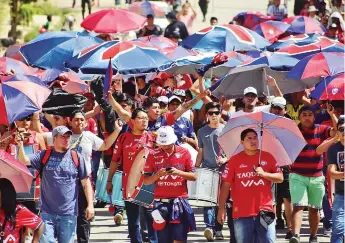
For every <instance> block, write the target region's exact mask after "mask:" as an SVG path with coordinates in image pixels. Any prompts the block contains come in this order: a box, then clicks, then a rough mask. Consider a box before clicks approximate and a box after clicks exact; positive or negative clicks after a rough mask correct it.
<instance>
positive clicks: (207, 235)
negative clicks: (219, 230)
mask: <svg viewBox="0 0 345 243" xmlns="http://www.w3.org/2000/svg"><path fill="white" fill-rule="evenodd" d="M204 236H205V238H206V240H207V241H214V239H213V231H212V229H210V228H206V229H205V230H204Z"/></svg>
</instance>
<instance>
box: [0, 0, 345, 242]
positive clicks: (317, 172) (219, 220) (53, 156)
mask: <svg viewBox="0 0 345 243" xmlns="http://www.w3.org/2000/svg"><path fill="white" fill-rule="evenodd" d="M86 2H87V1H83V4H84V7H85V3H86ZM295 2H296V4H295V13H296V12H297V13H298V15H303V16H309V17H312V18H315V19H317V20H319V21H320V22H321V23H322V24H323V25H324V26H325V27H326V28H327V29H328V32H327V33H326V34H325V35H326V36H328V37H329V38H332V39H336V40H339V41H342V42H343V41H344V37H343V31H344V29H343V28H344V19H343V17H344V16H343V14H344V5H343V3H342V1H340V0H334V1H332V5H329V3H327V4H326V3H325V2H324V1H312V0H309V1H303V4H302V3H301V1H297V0H296V1H295ZM88 3H90V2H89V1H88ZM172 4H174V3H172ZM207 4H208V1H204V0H200V1H199V5H200V8H201V10H202V13H203V20H204V21H205V19H206V14H207ZM330 6H332V8H330ZM90 11H91V10H90ZM287 13H288V12H287V6H286V5H284V4H281V3H280V0H273V1H272V3H270V4H269V6H268V9H267V15H272V16H279V17H281V18H285V17H287ZM196 16H197V13H196V11H195V10H194V9H193V7H192V5H191V4H190V3H188V2H187V3H185V4H184V5H183V6H182V10H181V12H178V13H177V14H176V13H174V12H171V13H169V14H167V16H166V17H167V19H168V20H169V22H170V24H169V25H168V26H167V28H166V29H165V30H164V31H163V29H162V28H161V27H159V26H157V25H155V24H154V16H153V15H148V16H147V25H146V26H145V27H143V28H142V29H141V30H140V31H139V32H138V36H149V35H164V36H165V37H167V38H169V39H171V40H173V41H175V42H179V40H181V39H184V38H186V37H187V36H188V35H189V34H191V33H192V26H193V25H192V24H193V21H194V19H195V18H196ZM73 21H74V20H73ZM48 22H50V21H49V20H48ZM231 23H232V24H239V25H242V24H243V23H242V22H241V19H236V20H233V21H231ZM48 24H49V23H48ZM217 24H218V19H217V18H216V17H212V18H211V19H210V25H211V26H213V25H217ZM48 27H49V26H48ZM48 27H47V28H48ZM100 37H101V38H104V39H106V40H109V39H111V38H112V37H111V36H110V35H100ZM217 58H219V55H217V56H215V57H214V59H213V60H216V59H217ZM206 69H207V66H205V67H202V68H199V69H197V70H196V74H185V75H173V74H169V73H160V74H159V75H157V76H156V77H154V78H153V79H152V80H149V77H151V76H149V75H148V76H145V75H143V76H137V77H135V78H134V77H125V76H123V75H121V74H116V75H113V76H112V78H111V87H110V89H109V91H105V89H104V85H105V84H104V82H105V77H104V76H101V75H100V76H94V77H93V78H92V80H90V82H87V83H88V85H89V87H88V89H87V91H86V92H85V93H83V94H82V95H83V97H84V98H85V99H86V102H85V104H84V105H83V107H82V108H80V109H79V108H75V109H72V110H71V109H69V110H68V111H69V112H67V113H66V112H57V113H54V114H52V113H49V112H35V113H33V114H31V115H29V116H26V117H23V118H22V119H20V120H17V121H15V122H14V123H13V124H10V125H9V126H7V125H0V135H1V137H0V149H2V150H5V151H6V152H8V153H9V154H11V156H13V157H14V158H15V159H17V160H19V161H20V162H22V163H23V164H25V165H26V166H27V168H28V169H30V171H31V172H32V173H33V177H34V178H33V185H34V186H33V187H32V188H36V186H37V185H39V187H40V190H39V194H37V192H36V190H32V191H31V194H30V198H28V197H25V196H22V195H21V194H19V193H16V191H15V188H14V186H13V184H12V182H11V181H10V180H8V179H4V178H1V179H0V230H1V231H0V242H4V243H5V242H43V243H45V242H56V241H58V242H60V243H68V242H74V239H75V237H76V238H77V241H78V242H80V243H82V242H89V240H90V233H91V224H92V222H93V221H94V220H97V215H96V216H95V207H96V208H97V207H105V206H106V204H107V202H105V201H104V200H101V199H100V198H95V196H94V195H95V188H97V186H98V184H99V183H101V182H102V181H101V180H100V174H101V173H100V172H101V171H102V172H103V171H104V170H105V169H106V170H107V171H108V174H107V176H106V177H103V178H102V180H104V182H105V183H106V186H105V189H104V190H106V193H107V194H109V195H114V191H115V190H117V189H116V188H117V187H116V186H115V185H114V183H113V178H114V176H115V174H116V173H120V174H121V183H122V184H121V185H122V188H123V190H122V191H119V192H118V193H120V195H121V196H120V197H121V198H122V199H123V201H124V204H118V205H117V204H116V203H113V202H112V199H110V204H111V206H115V210H114V212H111V213H112V214H113V216H114V224H115V225H116V226H119V225H121V224H122V223H123V220H124V213H125V214H126V215H127V223H128V234H129V238H130V242H132V243H140V242H150V243H158V242H159V243H163V242H164V243H168V242H171V243H173V242H174V243H180V242H186V241H187V237H188V233H189V232H191V231H196V222H195V217H194V212H193V207H192V206H191V203H190V202H189V200H188V197H189V191H188V186H187V185H188V184H189V183H193V182H197V181H198V177H197V172H198V171H200V170H202V169H205V170H209V171H213V172H214V171H215V172H216V173H220V174H221V179H220V181H219V186H220V189H219V198H218V204H217V205H214V206H205V207H203V209H202V210H203V215H204V224H205V227H204V237H205V238H206V240H207V241H218V240H224V236H223V231H224V229H223V227H224V223H225V221H226V222H227V226H228V229H229V231H230V242H231V243H254V242H261V243H263V242H265V243H266V242H267V243H271V242H275V241H276V229H286V236H285V239H287V240H289V242H290V243H299V242H301V241H300V231H301V226H302V217H303V211H305V210H306V209H307V210H308V216H309V227H310V237H309V242H310V243H317V242H318V239H317V234H318V230H319V224H320V221H322V224H323V235H325V236H328V237H330V242H332V243H341V242H343V241H344V126H345V124H344V118H345V117H344V115H343V114H344V101H343V100H341V101H329V100H326V101H323V100H316V99H314V98H311V97H310V90H309V89H306V90H303V91H300V92H295V93H291V94H283V93H282V92H281V90H280V88H279V85H278V82H277V80H275V79H274V78H273V77H271V76H269V75H266V76H265V79H266V83H267V85H268V86H270V87H271V88H272V90H273V91H274V96H273V97H268V96H267V95H265V94H261V93H259V92H258V91H257V89H256V88H255V87H247V88H245V89H244V90H243V96H242V98H238V99H226V98H224V97H222V98H216V97H214V96H213V95H212V94H211V92H210V91H209V90H208V89H206V88H205V86H209V85H208V83H214V82H215V81H216V80H215V79H214V78H212V79H211V80H209V79H207V78H204V74H205V72H206V71H207V70H206ZM15 72H16V70H12V74H15ZM62 78H64V77H62V76H59V77H58V78H57V79H62ZM52 89H53V90H54V92H55V91H56V92H58V90H61V87H60V86H59V83H58V82H57V83H56V84H55V85H54V86H53V87H52ZM57 106H58V104H57ZM255 112H267V113H271V114H274V115H276V116H280V117H284V119H289V120H293V121H295V123H296V127H298V130H299V131H300V133H301V134H302V136H303V137H304V139H305V141H306V146H305V147H304V148H303V150H302V151H301V152H300V153H299V155H298V157H297V159H296V160H295V161H292V162H293V163H292V164H291V165H289V166H277V161H276V159H275V158H274V156H273V155H272V154H270V153H268V152H266V151H261V149H260V133H259V132H258V131H257V130H255V129H251V128H247V129H243V130H242V131H241V133H240V136H239V138H238V139H239V141H240V144H238V146H240V145H241V146H242V147H243V151H241V152H239V153H237V154H235V155H233V156H231V157H227V156H226V153H225V152H224V150H223V148H222V147H221V146H220V144H219V142H218V138H219V136H220V135H221V133H222V131H223V129H224V127H225V125H226V124H227V123H231V122H232V119H235V118H237V117H239V116H246V115H249V114H252V113H255ZM291 149H294V145H293V144H291ZM193 154H194V155H196V156H195V157H193ZM140 163H142V167H137V165H138V164H140ZM133 171H134V172H133ZM135 173H137V174H135ZM133 174H134V175H136V176H137V177H138V181H140V182H141V186H142V187H143V188H144V187H146V186H147V188H149V187H148V186H150V185H154V190H153V191H151V192H150V191H149V189H147V191H146V190H141V188H137V187H135V190H139V191H135V192H134V193H133V195H132V194H131V193H130V192H129V190H128V188H129V186H130V185H131V184H133ZM139 178H140V179H139ZM332 180H334V181H335V191H333V190H332V186H331V185H332ZM217 188H218V185H217ZM33 191H34V192H33ZM140 193H146V194H147V195H150V194H151V196H152V201H150V202H149V203H148V204H149V205H147V203H146V202H143V200H142V198H141V199H138V200H137V201H136V200H134V199H136V197H137V196H138V195H139V194H140ZM333 193H334V195H333ZM96 194H97V192H96ZM147 195H145V198H144V199H145V200H146V199H147V197H148V196H147ZM110 198H111V197H110ZM113 204H114V205H113ZM283 208H284V210H283ZM321 214H323V217H322V219H321V216H320V215H321Z"/></svg>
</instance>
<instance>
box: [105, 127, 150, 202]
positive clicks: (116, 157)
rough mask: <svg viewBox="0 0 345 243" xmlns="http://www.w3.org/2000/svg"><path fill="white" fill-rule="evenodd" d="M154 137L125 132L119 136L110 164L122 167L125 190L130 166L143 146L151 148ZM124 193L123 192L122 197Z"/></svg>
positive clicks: (147, 134) (148, 134) (148, 133)
mask: <svg viewBox="0 0 345 243" xmlns="http://www.w3.org/2000/svg"><path fill="white" fill-rule="evenodd" d="M155 140H156V137H155V136H154V135H153V134H152V133H151V132H145V133H144V134H143V135H134V134H133V133H132V132H125V133H123V134H121V135H120V136H119V138H118V139H117V141H116V145H115V148H114V153H113V158H112V163H118V164H121V165H122V168H123V172H124V174H123V176H122V187H123V188H126V185H127V179H128V174H129V172H130V170H131V168H132V164H133V162H134V160H135V158H136V156H137V154H138V153H139V152H140V151H141V149H140V148H142V147H143V146H145V147H149V148H153V146H154V142H155ZM125 195H126V192H125V190H123V196H124V197H125Z"/></svg>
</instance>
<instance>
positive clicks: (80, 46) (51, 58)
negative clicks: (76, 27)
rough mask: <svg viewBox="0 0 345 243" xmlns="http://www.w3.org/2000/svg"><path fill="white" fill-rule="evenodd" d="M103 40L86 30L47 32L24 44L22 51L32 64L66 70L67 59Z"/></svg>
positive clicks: (44, 67)
mask: <svg viewBox="0 0 345 243" xmlns="http://www.w3.org/2000/svg"><path fill="white" fill-rule="evenodd" d="M102 42H104V41H103V40H101V39H99V38H96V37H93V36H91V35H89V34H88V33H85V32H82V33H78V32H69V31H57V32H47V33H44V34H41V35H39V36H38V37H36V38H35V39H33V40H32V41H30V42H29V43H27V44H26V45H24V46H22V47H21V48H20V53H21V54H22V55H23V57H24V58H25V60H26V61H27V63H29V64H30V65H33V66H36V67H40V68H43V69H60V70H64V71H66V70H65V69H64V68H65V67H64V62H65V61H66V60H67V59H69V58H71V57H73V56H75V55H77V54H78V53H79V52H81V51H83V50H84V49H86V48H89V47H91V46H94V45H97V44H100V43H102Z"/></svg>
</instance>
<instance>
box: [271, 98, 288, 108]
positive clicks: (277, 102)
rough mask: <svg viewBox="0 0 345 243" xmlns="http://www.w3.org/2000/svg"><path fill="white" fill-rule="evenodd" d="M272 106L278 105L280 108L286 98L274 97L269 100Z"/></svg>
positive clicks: (282, 106)
mask: <svg viewBox="0 0 345 243" xmlns="http://www.w3.org/2000/svg"><path fill="white" fill-rule="evenodd" d="M271 106H272V107H280V108H282V109H284V108H285V106H286V100H285V99H284V98H283V97H274V99H273V100H272V102H271Z"/></svg>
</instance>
